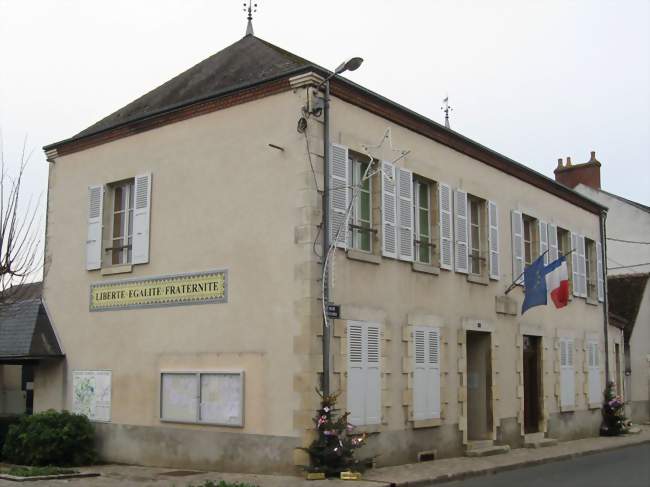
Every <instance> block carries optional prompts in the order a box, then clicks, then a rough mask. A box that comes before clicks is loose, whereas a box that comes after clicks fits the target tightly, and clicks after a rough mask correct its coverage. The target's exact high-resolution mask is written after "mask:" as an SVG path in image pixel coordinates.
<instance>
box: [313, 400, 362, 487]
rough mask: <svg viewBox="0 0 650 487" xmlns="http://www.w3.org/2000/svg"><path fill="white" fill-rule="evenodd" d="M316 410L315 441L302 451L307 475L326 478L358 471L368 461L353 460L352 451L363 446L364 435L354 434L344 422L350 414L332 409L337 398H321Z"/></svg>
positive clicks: (350, 425)
mask: <svg viewBox="0 0 650 487" xmlns="http://www.w3.org/2000/svg"><path fill="white" fill-rule="evenodd" d="M317 392H318V395H319V396H320V397H321V404H320V408H319V409H318V411H317V414H316V416H315V417H314V425H315V426H316V432H317V435H318V436H317V437H316V439H315V440H314V441H313V442H312V443H311V445H310V446H309V448H305V450H306V451H307V452H308V453H309V457H310V460H311V465H310V466H309V467H308V468H307V470H308V471H309V472H320V473H324V474H325V475H326V476H328V477H331V476H338V475H339V474H340V473H341V472H345V471H361V470H363V468H364V467H365V466H366V465H367V463H368V462H370V460H371V459H365V460H357V459H356V458H355V456H354V450H356V449H357V448H360V447H361V446H363V445H364V444H365V442H366V434H365V433H362V434H360V433H355V432H354V430H355V427H354V425H352V424H350V423H349V422H348V416H349V414H350V413H347V412H346V413H343V414H341V413H340V410H339V409H337V408H336V401H337V399H338V396H339V394H336V393H335V394H329V395H327V394H321V393H320V392H319V391H317Z"/></svg>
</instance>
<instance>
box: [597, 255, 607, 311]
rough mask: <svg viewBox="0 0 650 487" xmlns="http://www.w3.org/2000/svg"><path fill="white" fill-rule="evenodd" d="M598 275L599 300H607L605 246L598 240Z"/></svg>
mask: <svg viewBox="0 0 650 487" xmlns="http://www.w3.org/2000/svg"><path fill="white" fill-rule="evenodd" d="M596 275H597V279H598V301H604V300H605V278H604V273H603V246H602V245H601V243H600V242H596Z"/></svg>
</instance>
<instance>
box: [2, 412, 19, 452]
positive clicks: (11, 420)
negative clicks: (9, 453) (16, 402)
mask: <svg viewBox="0 0 650 487" xmlns="http://www.w3.org/2000/svg"><path fill="white" fill-rule="evenodd" d="M19 421H20V416H18V415H16V416H13V415H12V416H0V452H2V445H4V444H5V438H6V437H7V432H8V431H9V426H11V425H12V424H17V423H18V422H19Z"/></svg>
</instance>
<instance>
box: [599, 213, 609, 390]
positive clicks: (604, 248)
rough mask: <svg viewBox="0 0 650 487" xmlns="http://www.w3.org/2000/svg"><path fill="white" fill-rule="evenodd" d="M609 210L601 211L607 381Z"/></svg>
mask: <svg viewBox="0 0 650 487" xmlns="http://www.w3.org/2000/svg"><path fill="white" fill-rule="evenodd" d="M606 222H607V211H605V210H603V211H601V212H600V242H601V245H600V251H601V254H602V255H601V260H602V261H603V265H602V268H603V330H604V334H605V383H607V382H609V339H608V331H609V295H608V293H607V230H606V228H605V224H606Z"/></svg>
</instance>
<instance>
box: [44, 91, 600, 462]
mask: <svg viewBox="0 0 650 487" xmlns="http://www.w3.org/2000/svg"><path fill="white" fill-rule="evenodd" d="M305 96H306V93H305V90H304V89H298V90H297V91H295V92H286V93H283V94H280V95H274V96H271V97H268V98H264V99H262V100H258V101H255V102H251V103H247V104H244V105H239V106H235V107H232V108H228V109H225V110H222V111H218V112H215V113H212V114H208V115H204V116H201V117H197V118H194V119H191V120H187V121H183V122H178V123H174V124H172V125H168V126H165V127H161V128H158V129H155V130H151V131H148V132H144V133H141V134H139V135H135V136H131V137H128V138H125V139H120V140H117V141H114V142H111V143H109V144H105V145H102V146H99V147H95V148H92V149H88V150H85V151H82V152H78V153H75V154H71V155H68V156H64V157H60V158H57V159H56V162H55V163H54V164H53V165H52V166H51V171H50V183H49V184H50V188H49V195H48V199H49V200H48V205H49V211H48V227H47V255H46V272H45V283H44V296H45V300H46V302H47V304H48V308H49V311H50V314H51V317H52V320H53V322H54V326H55V327H56V328H57V331H58V334H59V336H60V338H61V341H62V345H63V347H64V349H65V352H66V360H65V362H62V363H59V364H56V365H52V366H49V367H40V368H38V369H37V370H36V377H35V389H36V392H35V409H36V410H42V409H46V408H48V407H56V408H70V407H71V400H72V398H71V388H70V384H71V374H72V371H74V370H80V369H81V370H86V369H90V370H93V369H111V370H112V371H113V389H112V417H111V421H112V424H114V425H116V426H119V428H122V426H121V425H136V426H142V427H151V428H158V429H156V435H159V434H160V428H168V429H171V431H179V434H180V430H182V435H183V438H188V440H187V441H188V442H189V443H188V444H191V440H190V439H189V437H188V436H187V434H188V432H192V431H195V432H196V434H197V435H204V434H205V432H206V431H210V432H222V433H223V434H224V436H223V438H226V437H227V438H232V435H231V434H232V433H244V434H250V435H265V436H269V437H277V438H280V437H292V438H295V439H296V441H297V442H298V443H300V442H302V444H305V443H306V442H308V441H309V438H310V433H309V432H310V431H311V430H312V429H313V424H312V422H311V417H312V415H313V410H314V407H315V406H316V403H317V397H316V395H315V393H314V387H315V386H316V385H317V377H318V372H319V371H320V370H322V369H321V364H322V355H321V348H320V347H321V342H320V336H319V330H320V327H321V320H322V318H321V314H320V303H319V301H318V297H319V289H320V283H319V277H320V271H319V263H318V258H317V257H316V255H315V253H314V241H315V240H316V239H317V235H318V229H317V225H318V224H319V223H320V219H321V212H320V195H319V194H318V192H317V191H316V188H315V183H314V179H316V181H318V184H319V186H321V187H322V148H321V147H322V125H321V124H320V122H319V121H316V120H314V119H311V120H310V121H309V124H308V125H309V127H308V133H307V138H308V140H309V141H310V147H311V152H312V153H311V156H312V163H313V165H314V169H315V174H312V172H311V169H310V163H309V159H308V157H307V155H308V154H307V151H306V144H305V137H304V136H303V135H302V134H299V133H297V132H296V130H295V127H296V120H297V118H298V116H300V107H301V106H302V104H303V103H304V101H305ZM387 127H390V128H391V129H392V141H393V144H394V146H395V147H397V148H399V149H406V150H409V151H410V153H409V155H408V156H407V157H406V159H404V161H403V162H402V164H403V165H404V166H405V167H406V168H408V169H411V170H412V171H414V172H415V173H417V174H420V175H422V176H425V177H427V178H430V179H433V180H435V181H440V182H445V183H448V184H450V185H451V186H452V188H461V189H463V190H465V191H468V192H469V193H471V194H474V195H476V196H479V197H481V198H485V199H490V200H493V201H496V202H497V203H498V205H499V220H500V230H499V232H500V235H499V237H500V253H501V276H500V280H499V281H496V282H495V281H490V282H489V283H488V284H487V285H482V284H476V283H469V282H468V281H467V278H466V276H465V275H463V274H457V273H454V272H448V271H444V270H443V271H440V275H431V274H422V273H416V272H414V271H413V270H412V266H411V264H410V263H406V262H402V261H396V260H393V259H380V263H379V265H377V264H371V263H368V262H362V261H356V260H352V259H350V258H349V257H348V256H346V254H345V253H343V252H338V253H337V254H336V257H335V261H334V271H333V272H334V276H333V277H334V279H333V289H332V301H333V302H336V303H338V304H341V305H342V319H341V320H337V321H336V322H335V323H334V335H335V336H334V339H333V344H332V345H333V348H332V352H333V365H334V373H333V377H332V384H333V389H334V390H336V389H340V390H341V391H343V395H342V397H341V406H342V407H345V401H346V396H345V392H344V391H345V371H346V367H347V365H346V357H345V326H346V320H349V319H361V320H375V321H378V322H380V323H382V326H383V341H382V347H383V349H382V374H383V377H382V389H383V390H382V406H383V409H382V411H383V418H382V425H380V426H379V428H378V430H379V431H381V432H383V435H380V437H381V438H385V439H386V440H385V441H387V442H392V445H391V448H402V449H403V450H404V451H407V450H408V453H407V454H406V453H405V455H407V456H404V457H400V456H395V457H392V456H390V455H385V456H384V459H385V460H384V461H385V462H389V463H390V462H393V463H394V462H396V461H409V460H411V461H412V460H413V457H412V455H411V453H410V452H411V450H412V449H413V448H414V447H413V448H411V447H408V448H406V447H403V445H404V441H410V440H405V438H406V437H400V436H399V435H401V434H405V433H408V434H410V433H414V435H415V432H413V424H412V423H411V422H409V417H408V414H409V405H408V401H409V398H408V391H409V379H408V365H405V364H406V363H407V362H408V345H407V344H408V337H406V335H405V330H406V329H407V328H406V327H407V325H409V324H414V323H418V320H422V319H423V317H427V316H434V317H435V319H436V320H438V322H439V323H440V325H441V328H442V330H441V331H442V349H441V353H442V367H443V370H442V378H441V383H442V391H443V392H442V402H443V404H442V411H443V418H442V420H441V421H440V422H439V424H438V425H437V426H435V427H434V429H433V430H432V429H430V428H428V429H427V428H424V429H423V430H420V431H419V432H417V435H416V436H418V439H417V441H418V442H421V443H422V444H423V445H424V444H426V443H427V441H428V440H426V438H425V437H426V435H428V434H429V432H435V431H444V434H445V435H446V436H445V438H446V439H447V440H448V441H449V444H450V445H452V447H450V450H449V451H457V450H454V448H457V445H455V443H457V441H456V438H457V436H458V434H457V432H458V428H459V426H458V425H460V429H461V431H462V433H461V434H460V438H461V439H463V440H466V412H464V411H466V406H467V404H466V399H465V397H466V394H465V393H464V389H463V387H462V386H461V384H464V383H465V382H466V378H465V374H466V370H465V368H464V367H465V366H464V365H463V364H464V363H465V355H464V354H465V351H464V350H465V349H464V336H465V332H466V330H471V329H476V328H477V327H478V326H479V323H481V325H480V326H482V328H481V329H482V330H487V331H489V332H490V333H491V335H492V339H491V345H492V348H491V354H492V365H493V371H492V379H493V384H494V388H493V409H494V425H495V431H494V435H495V437H496V435H497V433H498V431H497V427H498V426H499V425H500V424H501V423H500V420H501V421H505V420H514V421H515V424H516V422H517V421H519V423H521V404H522V394H523V392H522V391H523V389H522V385H521V374H520V363H521V360H520V355H521V338H522V335H523V334H536V335H540V336H542V338H543V340H542V347H543V360H544V379H543V389H544V394H545V399H544V402H545V411H546V417H549V416H550V415H551V414H555V413H557V412H558V392H559V389H558V384H557V380H558V377H559V375H558V371H559V369H558V364H559V362H558V361H559V356H558V355H559V353H558V350H557V338H558V337H559V336H565V335H569V336H573V337H574V338H575V339H576V360H575V362H576V397H577V402H576V408H577V409H578V410H586V409H587V404H586V396H585V394H584V393H583V392H584V380H585V379H584V377H585V374H584V373H583V368H582V367H581V364H582V363H583V360H584V350H583V344H584V340H585V337H586V336H587V334H592V335H598V336H602V308H601V306H600V305H593V304H587V303H586V302H585V300H584V299H574V300H573V301H572V302H571V303H570V304H569V306H568V307H567V308H565V309H563V310H556V309H555V308H554V307H552V306H547V307H545V308H541V307H539V308H534V309H532V310H530V311H529V312H527V313H526V315H525V316H524V317H521V316H519V315H517V316H512V315H507V314H503V313H497V312H496V309H495V298H496V297H497V296H502V295H503V292H504V290H505V288H506V287H507V286H508V285H509V284H510V282H511V278H512V275H511V274H512V264H511V258H510V255H511V251H510V246H511V243H510V242H511V234H510V210H511V209H520V210H522V211H524V212H525V213H527V214H530V215H532V216H535V217H537V218H540V219H543V220H545V221H548V222H552V223H557V224H558V225H559V226H562V227H563V228H567V229H571V230H573V231H576V232H579V233H581V234H584V235H585V236H588V237H590V238H592V239H594V240H598V238H597V237H598V235H599V231H598V218H597V217H596V216H595V215H593V214H591V213H589V212H586V211H584V210H582V209H580V208H578V207H575V206H572V205H570V204H568V203H566V202H565V201H563V200H561V199H559V198H557V197H555V196H552V195H550V194H548V193H545V192H543V191H542V190H539V189H537V188H534V187H532V186H530V185H528V184H525V183H523V182H521V181H520V180H518V179H516V178H513V177H511V176H508V175H506V174H504V173H502V172H500V171H498V170H496V169H493V168H490V167H488V166H486V165H484V164H482V163H480V162H477V161H475V160H472V159H471V158H469V157H467V156H464V155H462V154H460V153H457V152H455V151H453V150H451V149H449V148H447V147H445V146H442V145H441V144H438V143H436V142H433V141H431V140H428V139H426V138H424V137H422V136H420V135H417V134H415V133H413V132H410V131H408V130H406V129H403V128H401V127H399V126H396V125H394V124H391V123H389V122H387V121H386V120H383V119H381V118H379V117H377V116H374V115H371V114H369V113H367V112H364V111H363V110H361V109H359V108H356V107H354V106H352V105H349V104H347V103H344V102H342V101H339V100H336V99H335V100H333V102H332V139H333V141H336V142H340V143H342V144H345V145H348V146H349V147H350V148H351V149H354V150H357V151H360V152H362V145H363V144H367V145H371V146H372V145H376V144H377V143H378V142H379V141H380V140H381V138H382V137H383V135H384V133H385V130H386V128H387ZM269 143H272V144H275V145H277V146H280V147H282V148H284V149H285V150H284V151H280V150H277V149H274V148H271V147H269V146H268V144H269ZM394 154H395V153H394V152H392V151H391V150H390V149H389V148H388V147H387V145H384V147H383V148H382V149H379V150H378V151H377V153H376V154H375V155H376V156H377V157H382V158H386V159H392V158H393V157H395V156H394ZM147 171H151V172H152V174H153V183H152V210H151V245H150V263H149V264H144V265H136V266H134V268H133V272H132V273H129V274H124V275H117V276H102V275H101V273H100V272H99V271H90V272H89V271H86V270H85V265H84V259H85V241H86V197H87V186H89V185H94V184H105V183H110V182H112V181H117V180H121V179H124V178H129V177H133V176H134V175H137V174H141V173H143V172H147ZM314 176H315V178H314ZM376 187H377V188H378V186H376ZM377 205H378V200H377V199H375V206H377ZM374 213H375V217H376V216H378V215H377V211H375V212H374ZM377 223H378V219H377V218H375V221H374V224H375V228H377V229H378V230H380V226H379V225H378V224H377ZM374 244H375V249H376V252H377V253H379V249H378V247H377V245H378V241H377V240H375V243H374ZM315 250H319V246H318V245H315ZM220 268H226V269H228V271H229V282H228V286H229V292H228V294H229V298H228V299H229V301H228V303H227V304H213V305H201V306H181V307H168V308H150V309H132V310H124V311H110V312H99V313H90V312H89V311H88V297H89V296H88V294H89V286H90V285H91V284H92V283H95V282H102V281H110V280H112V279H119V278H131V277H145V276H156V275H165V274H174V273H184V272H197V271H203V270H209V269H220ZM522 299H523V294H522V292H521V290H520V289H516V290H514V291H513V292H512V293H511V294H510V295H509V298H508V302H509V306H510V307H514V308H515V309H519V308H520V307H521V302H522ZM220 368H237V369H244V370H245V372H246V399H245V401H246V402H245V404H246V409H245V426H244V427H243V428H241V429H237V428H225V427H218V426H204V425H201V426H199V425H181V424H174V423H162V422H161V421H160V419H159V406H160V404H159V374H160V371H161V370H179V371H180V370H217V369H220ZM518 368H519V369H518ZM546 417H545V419H546ZM421 426H423V425H421ZM101 430H102V431H104V430H106V427H105V426H101ZM124 431H127V430H125V429H124V428H122V429H118V428H116V429H114V430H113V431H112V432H108V431H107V433H106V438H109V439H107V440H106V441H107V442H108V443H110V444H111V445H114V446H111V448H114V450H113V451H119V449H120V444H126V443H124V442H126V441H128V442H129V443H128V444H129V445H131V447H132V446H133V442H134V441H135V442H137V441H138V438H142V437H141V436H140V437H139V436H137V435H136V434H135V433H133V430H128V432H127V433H124ZM123 434H125V435H126V436H121V435H123ZM129 435H130V436H129ZM395 435H398V436H395ZM256 437H257V436H256ZM125 438H128V440H126V439H125ZM153 438H155V440H152V437H148V441H149V442H150V443H151V444H152V445H156V444H160V445H161V446H160V448H161V449H162V448H166V446H164V440H159V438H161V437H160V436H155V437H153ZM162 438H165V437H164V436H162ZM197 438H198V436H197ZM202 438H203V439H202V440H201V441H206V442H207V444H210V442H212V439H211V437H210V438H208V439H206V438H204V437H202ZM409 438H410V437H409ZM423 438H424V439H423ZM392 439H395V441H392ZM229 441H230V440H229ZM120 442H122V443H120ZM400 445H402V446H400ZM248 446H249V447H250V444H249V445H248ZM409 448H410V450H409ZM254 450H256V449H254ZM123 451H131V450H123ZM118 456H119V455H118ZM166 458H172V459H173V458H174V453H173V450H171V451H170V455H169V456H168V457H166ZM120 459H121V457H120ZM127 460H128V459H127ZM295 460H296V461H304V460H305V459H304V457H302V458H300V457H299V456H297V457H296V459H295ZM141 461H146V462H148V463H156V459H152V458H151V456H150V454H149V456H147V457H146V459H144V460H141ZM164 461H165V460H162V459H161V460H160V462H164ZM284 461H286V458H282V459H280V460H278V462H284ZM178 462H181V461H180V460H178ZM178 462H176V463H178ZM183 462H185V463H186V464H192V463H194V464H195V465H199V464H200V465H204V464H205V462H207V460H204V459H203V458H202V459H199V460H197V459H196V458H191V457H189V459H188V460H187V461H185V460H183ZM167 464H170V463H169V461H168V463H167ZM220 465H221V464H220ZM224 465H226V466H227V465H228V463H227V462H226V463H224ZM179 466H180V464H179ZM255 467H257V468H261V467H260V465H259V464H258V465H252V468H255ZM239 468H241V467H239Z"/></svg>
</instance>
